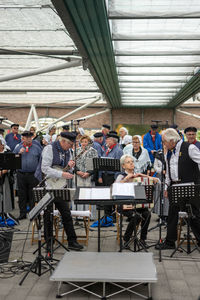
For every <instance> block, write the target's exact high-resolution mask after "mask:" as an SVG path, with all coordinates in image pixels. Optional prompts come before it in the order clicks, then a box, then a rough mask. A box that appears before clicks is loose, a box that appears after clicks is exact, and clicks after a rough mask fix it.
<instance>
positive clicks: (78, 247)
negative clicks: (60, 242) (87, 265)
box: [68, 241, 84, 251]
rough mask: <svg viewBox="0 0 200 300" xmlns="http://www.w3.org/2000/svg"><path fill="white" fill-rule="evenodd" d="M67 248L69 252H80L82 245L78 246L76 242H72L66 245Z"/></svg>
mask: <svg viewBox="0 0 200 300" xmlns="http://www.w3.org/2000/svg"><path fill="white" fill-rule="evenodd" d="M68 248H69V249H71V250H75V251H80V250H82V249H83V248H84V247H83V246H82V245H80V244H79V243H77V242H76V241H73V242H69V243H68Z"/></svg>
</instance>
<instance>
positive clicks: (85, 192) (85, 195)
mask: <svg viewBox="0 0 200 300" xmlns="http://www.w3.org/2000/svg"><path fill="white" fill-rule="evenodd" d="M79 199H83V200H88V199H91V188H88V189H87V188H80V190H79Z"/></svg>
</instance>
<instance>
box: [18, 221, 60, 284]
mask: <svg viewBox="0 0 200 300" xmlns="http://www.w3.org/2000/svg"><path fill="white" fill-rule="evenodd" d="M42 261H44V262H45V263H46V264H47V265H48V266H49V269H47V270H45V271H44V272H43V273H42ZM34 269H35V271H33V270H34ZM51 270H54V267H53V266H52V265H51V264H50V263H49V262H48V260H47V259H46V258H45V257H44V256H43V255H42V253H41V216H40V215H39V216H38V255H37V257H36V259H35V260H34V261H33V262H32V264H31V265H30V267H29V269H28V270H27V272H26V273H25V275H24V277H23V278H22V280H21V281H20V282H19V285H22V283H23V282H24V280H25V279H26V277H27V276H28V274H29V273H30V272H33V273H35V274H37V275H38V276H41V275H42V274H44V273H46V272H48V271H51Z"/></svg>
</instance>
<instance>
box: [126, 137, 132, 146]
mask: <svg viewBox="0 0 200 300" xmlns="http://www.w3.org/2000/svg"><path fill="white" fill-rule="evenodd" d="M130 143H132V136H131V135H128V134H127V135H125V137H124V144H125V145H128V144H130Z"/></svg>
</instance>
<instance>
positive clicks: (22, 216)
mask: <svg viewBox="0 0 200 300" xmlns="http://www.w3.org/2000/svg"><path fill="white" fill-rule="evenodd" d="M23 219H26V215H25V214H20V215H19V217H18V220H23Z"/></svg>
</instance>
